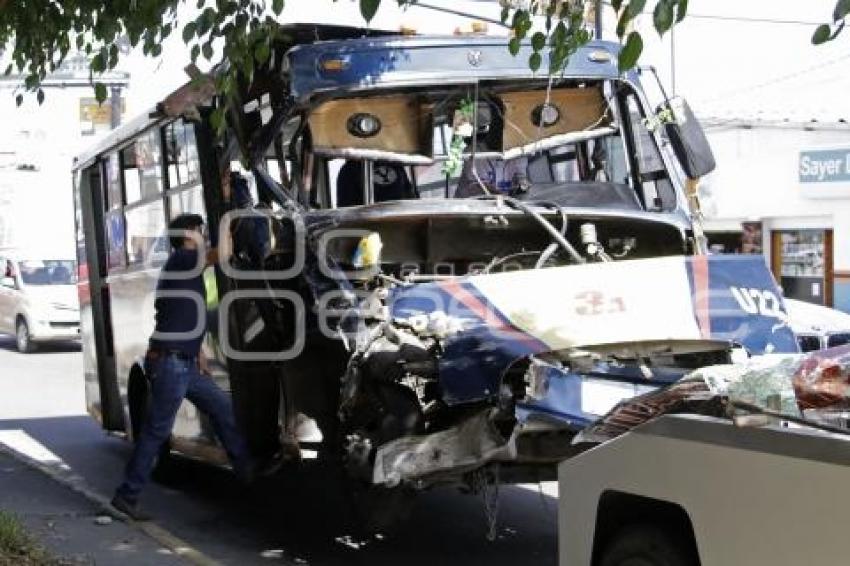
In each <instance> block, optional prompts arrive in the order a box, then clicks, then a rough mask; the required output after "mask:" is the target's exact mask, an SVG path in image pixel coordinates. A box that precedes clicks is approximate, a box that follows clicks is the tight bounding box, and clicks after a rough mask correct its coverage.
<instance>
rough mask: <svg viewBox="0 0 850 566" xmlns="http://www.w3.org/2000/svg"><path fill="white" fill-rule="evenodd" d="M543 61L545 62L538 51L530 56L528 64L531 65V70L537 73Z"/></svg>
mask: <svg viewBox="0 0 850 566" xmlns="http://www.w3.org/2000/svg"><path fill="white" fill-rule="evenodd" d="M541 63H543V57H542V56H541V55H540V53H538V52H536V51H535V52H534V53H532V54H531V57H529V58H528V66H529V67H531V70H532V71H534V72H535V73H536V72H537V70H538V69H539V68H540V64H541Z"/></svg>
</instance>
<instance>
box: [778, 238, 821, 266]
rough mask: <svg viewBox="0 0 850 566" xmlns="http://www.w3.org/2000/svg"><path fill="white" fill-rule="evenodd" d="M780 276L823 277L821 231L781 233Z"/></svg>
mask: <svg viewBox="0 0 850 566" xmlns="http://www.w3.org/2000/svg"><path fill="white" fill-rule="evenodd" d="M782 276H783V277H823V276H824V232H823V230H796V231H793V232H783V233H782Z"/></svg>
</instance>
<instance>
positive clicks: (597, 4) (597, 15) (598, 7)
mask: <svg viewBox="0 0 850 566" xmlns="http://www.w3.org/2000/svg"><path fill="white" fill-rule="evenodd" d="M593 14H594V18H593V20H594V30H593V39H596V40H599V39H602V0H594V5H593Z"/></svg>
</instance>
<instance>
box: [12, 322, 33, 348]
mask: <svg viewBox="0 0 850 566" xmlns="http://www.w3.org/2000/svg"><path fill="white" fill-rule="evenodd" d="M15 346H16V347H17V349H18V352H20V353H21V354H31V353H32V352H35V343H34V342H33V341H32V335H31V334H30V327H29V325H28V324H27V321H26V319H25V318H24V317H22V316H19V317H18V321H17V323H16V324H15Z"/></svg>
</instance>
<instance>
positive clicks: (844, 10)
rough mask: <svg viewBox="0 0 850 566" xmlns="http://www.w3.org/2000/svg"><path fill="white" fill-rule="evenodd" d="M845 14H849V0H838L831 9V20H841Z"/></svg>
mask: <svg viewBox="0 0 850 566" xmlns="http://www.w3.org/2000/svg"><path fill="white" fill-rule="evenodd" d="M847 14H850V0H838V2H836V4H835V9H834V10H833V11H832V19H833V21H836V22H837V21H838V20H843V19H844V17H845V16H846V15H847Z"/></svg>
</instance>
